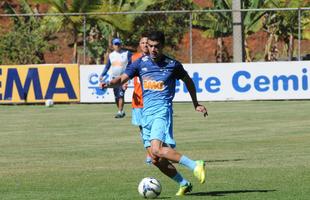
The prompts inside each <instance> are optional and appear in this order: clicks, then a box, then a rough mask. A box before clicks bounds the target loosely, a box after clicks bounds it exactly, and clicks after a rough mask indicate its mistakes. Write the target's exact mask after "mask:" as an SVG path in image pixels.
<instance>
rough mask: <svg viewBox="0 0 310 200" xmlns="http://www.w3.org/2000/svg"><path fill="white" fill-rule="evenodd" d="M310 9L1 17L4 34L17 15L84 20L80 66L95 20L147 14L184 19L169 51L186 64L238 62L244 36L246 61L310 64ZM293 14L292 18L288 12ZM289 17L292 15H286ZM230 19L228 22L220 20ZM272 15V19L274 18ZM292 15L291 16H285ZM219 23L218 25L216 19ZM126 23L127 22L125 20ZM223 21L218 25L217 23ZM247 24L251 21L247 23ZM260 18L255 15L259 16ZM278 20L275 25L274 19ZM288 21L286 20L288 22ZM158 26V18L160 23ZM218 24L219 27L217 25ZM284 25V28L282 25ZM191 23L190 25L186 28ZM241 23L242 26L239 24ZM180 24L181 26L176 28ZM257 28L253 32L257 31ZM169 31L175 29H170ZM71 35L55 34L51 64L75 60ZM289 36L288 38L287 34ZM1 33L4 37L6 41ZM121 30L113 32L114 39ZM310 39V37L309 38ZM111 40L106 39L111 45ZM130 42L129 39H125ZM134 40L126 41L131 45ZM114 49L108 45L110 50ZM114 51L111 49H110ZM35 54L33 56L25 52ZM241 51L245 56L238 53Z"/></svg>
mask: <svg viewBox="0 0 310 200" xmlns="http://www.w3.org/2000/svg"><path fill="white" fill-rule="evenodd" d="M309 10H310V8H281V9H240V10H178V11H144V12H134V11H133V12H108V13H37V14H18V15H14V14H0V19H1V20H2V21H5V23H1V25H0V30H2V31H1V33H0V34H1V35H4V34H5V33H7V32H8V30H10V29H11V27H12V25H13V23H14V22H13V18H14V17H30V16H35V17H37V18H44V17H54V18H57V17H81V18H82V20H81V24H80V25H81V27H82V30H81V32H80V33H81V34H80V35H79V37H78V38H77V39H78V42H77V50H78V53H77V54H78V60H77V62H78V63H81V64H89V63H90V60H91V55H90V53H89V51H88V48H89V47H88V44H90V43H91V41H90V39H89V38H90V34H91V32H90V31H89V27H88V26H91V25H90V24H89V20H90V18H93V17H94V16H98V17H100V16H119V15H121V16H130V15H147V16H151V17H153V18H154V19H156V18H157V17H158V16H161V15H164V16H174V17H176V18H178V19H179V20H180V19H181V20H182V24H183V25H182V27H180V29H181V28H182V29H185V31H184V30H183V31H184V32H183V35H182V37H181V38H179V41H178V42H177V45H175V46H174V47H170V48H166V52H167V53H168V54H169V55H171V56H173V57H175V58H176V59H178V60H180V61H182V62H185V63H209V62H233V61H236V57H235V55H236V54H235V53H236V52H233V45H236V44H233V37H241V44H238V45H241V46H242V49H243V52H242V60H243V61H254V62H255V61H275V60H308V59H310V58H309V55H310V45H309V44H310V40H308V37H309V36H310V34H309V36H308V35H307V34H308V32H310V28H308V27H309V25H308V21H309V16H310V13H309ZM234 12H240V13H241V15H242V18H243V23H242V24H241V25H242V27H243V29H242V30H243V34H242V35H239V36H236V35H233V33H232V30H233V26H235V25H236V24H234V22H233V21H232V14H233V13H234ZM288 13H289V14H288ZM259 14H261V15H262V18H264V20H263V21H262V22H261V23H265V25H264V26H261V28H260V29H259V30H255V29H254V28H253V27H251V26H254V22H251V16H252V17H253V16H255V15H259ZM286 14H287V15H286ZM221 15H226V17H227V19H231V21H229V20H225V18H222V19H221V18H220V17H219V16H221ZM271 15H272V16H271ZM285 17H286V18H285ZM211 19H212V20H213V21H212V20H211ZM124 20H126V18H125V17H124ZM216 20H218V21H216ZM245 20H247V21H245ZM253 20H255V17H253ZM268 20H274V21H268ZM285 20H286V21H285ZM154 21H155V23H156V20H154ZM208 23H210V24H208ZM211 23H213V24H211ZM281 23H282V24H281ZM184 24H185V27H184ZM239 25H240V24H239ZM178 26H179V24H175V27H173V28H176V27H178ZM251 28H252V29H253V30H251ZM165 30H169V28H168V27H165ZM70 34H71V33H68V32H66V31H59V32H58V33H57V34H56V33H55V38H54V39H53V40H50V43H52V44H54V45H55V46H56V50H54V51H51V52H46V53H44V56H45V59H46V62H48V63H71V62H75V61H74V60H73V59H72V56H71V55H70V54H73V53H74V52H72V51H73V47H72V46H70V45H69V44H70V43H72V41H70V40H72V35H70ZM281 34H283V35H281ZM1 35H0V37H1ZM112 35H115V32H112V33H110V37H108V38H109V39H111V37H112ZM309 38H310V37H309ZM109 39H107V38H106V40H107V41H109ZM122 39H124V38H122ZM130 39H131V38H130V37H129V38H125V39H124V40H125V43H126V41H128V40H130ZM107 48H108V47H107ZM105 52H108V51H105ZM25 53H29V52H25ZM238 53H240V52H238Z"/></svg>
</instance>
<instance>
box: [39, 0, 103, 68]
mask: <svg viewBox="0 0 310 200" xmlns="http://www.w3.org/2000/svg"><path fill="white" fill-rule="evenodd" d="M33 1H34V2H37V3H46V4H49V5H50V10H49V12H51V13H59V14H60V16H47V17H44V20H45V22H49V25H48V26H47V27H46V28H47V29H48V30H50V31H51V32H54V33H56V32H58V31H60V30H62V29H64V30H65V31H68V32H70V33H71V35H72V40H73V41H72V46H73V55H72V62H73V63H77V62H78V49H77V48H78V39H79V38H80V37H81V36H82V34H83V20H84V18H83V15H79V16H69V15H64V14H65V13H88V12H92V11H96V10H98V9H99V8H100V7H101V5H102V3H103V1H102V0H72V1H68V0H33Z"/></svg>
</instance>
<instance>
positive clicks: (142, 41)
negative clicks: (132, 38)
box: [139, 33, 149, 54]
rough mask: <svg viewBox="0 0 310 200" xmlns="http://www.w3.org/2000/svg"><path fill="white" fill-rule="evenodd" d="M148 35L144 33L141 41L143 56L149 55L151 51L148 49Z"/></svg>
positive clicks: (140, 46)
mask: <svg viewBox="0 0 310 200" xmlns="http://www.w3.org/2000/svg"><path fill="white" fill-rule="evenodd" d="M147 36H148V35H147V34H146V33H142V35H141V38H140V41H139V48H140V49H141V51H142V53H143V54H148V53H149V49H148V47H147Z"/></svg>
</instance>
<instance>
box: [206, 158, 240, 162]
mask: <svg viewBox="0 0 310 200" xmlns="http://www.w3.org/2000/svg"><path fill="white" fill-rule="evenodd" d="M244 160H245V159H226V160H205V162H206V163H216V162H236V161H244Z"/></svg>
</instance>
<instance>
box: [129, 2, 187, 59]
mask: <svg viewBox="0 0 310 200" xmlns="http://www.w3.org/2000/svg"><path fill="white" fill-rule="evenodd" d="M191 9H193V3H192V1H190V0H175V1H169V0H162V1H156V3H154V4H151V5H149V6H148V7H147V8H146V11H159V10H191ZM188 27H189V16H188V15H187V14H186V15H184V14H142V15H141V16H137V17H136V18H135V19H134V22H133V29H132V31H131V34H130V35H128V37H129V38H131V40H130V41H128V44H129V45H132V46H136V45H137V44H138V41H139V38H140V36H141V34H142V33H143V32H149V31H151V30H161V31H164V32H165V36H166V46H167V47H168V48H170V49H169V50H170V51H169V52H170V53H169V54H172V55H171V56H173V51H174V50H176V49H177V46H178V44H179V42H180V40H181V39H182V38H183V36H184V33H185V32H186V31H188Z"/></svg>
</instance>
